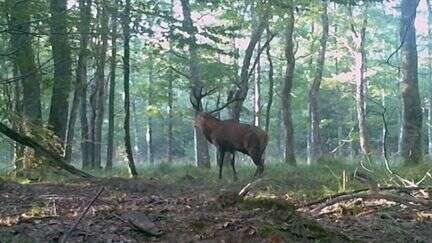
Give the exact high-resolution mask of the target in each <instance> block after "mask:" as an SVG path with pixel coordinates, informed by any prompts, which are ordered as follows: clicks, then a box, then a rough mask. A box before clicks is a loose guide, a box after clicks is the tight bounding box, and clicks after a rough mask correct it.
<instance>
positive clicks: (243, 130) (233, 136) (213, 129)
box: [195, 112, 268, 179]
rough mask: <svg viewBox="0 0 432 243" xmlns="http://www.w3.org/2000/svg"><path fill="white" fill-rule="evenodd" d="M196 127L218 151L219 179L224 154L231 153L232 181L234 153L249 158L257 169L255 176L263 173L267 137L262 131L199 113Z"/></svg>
mask: <svg viewBox="0 0 432 243" xmlns="http://www.w3.org/2000/svg"><path fill="white" fill-rule="evenodd" d="M195 126H197V127H198V128H199V129H200V130H201V131H202V133H203V134H204V136H205V137H206V138H207V140H208V141H209V142H210V143H212V144H214V145H215V146H216V148H217V149H218V160H219V166H220V170H219V177H220V178H221V177H222V174H221V173H222V164H223V158H224V155H225V152H230V153H232V155H233V156H232V161H231V165H232V168H233V171H234V179H236V178H237V176H236V172H235V167H234V159H235V158H234V157H235V155H234V153H235V151H240V152H242V153H244V154H247V155H249V156H250V157H251V159H252V160H253V162H254V163H255V165H256V166H257V167H258V168H257V171H256V173H255V175H261V174H262V173H263V171H264V152H265V149H266V147H267V142H268V136H267V133H266V132H264V131H263V130H262V129H260V128H258V127H255V126H251V125H248V124H244V123H239V122H237V121H234V120H219V119H217V118H214V117H212V116H211V115H210V114H208V113H205V112H200V113H199V114H198V115H197V117H196V118H195Z"/></svg>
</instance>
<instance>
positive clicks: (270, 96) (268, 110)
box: [265, 26, 274, 134]
mask: <svg viewBox="0 0 432 243" xmlns="http://www.w3.org/2000/svg"><path fill="white" fill-rule="evenodd" d="M267 38H270V27H269V26H267ZM266 54H267V61H268V64H269V72H268V81H269V88H268V101H267V108H266V118H265V119H266V120H265V131H266V133H267V134H268V132H269V128H270V116H271V114H270V113H271V107H272V105H273V89H274V87H273V86H274V78H273V76H274V70H273V60H272V57H271V51H270V44H269V45H267V47H266Z"/></svg>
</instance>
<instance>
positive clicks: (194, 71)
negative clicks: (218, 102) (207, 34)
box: [181, 0, 210, 167]
mask: <svg viewBox="0 0 432 243" xmlns="http://www.w3.org/2000/svg"><path fill="white" fill-rule="evenodd" d="M181 5H182V10H183V18H184V20H183V28H184V29H185V30H186V32H187V33H188V35H189V38H188V45H189V73H190V85H191V91H190V99H191V100H192V101H194V102H195V104H197V105H198V106H199V107H200V109H201V110H202V103H201V99H199V98H198V97H200V95H201V92H202V90H203V84H202V81H201V78H200V70H199V59H198V58H199V57H198V53H197V51H198V50H197V41H196V36H195V35H196V30H195V27H194V26H193V22H192V17H191V9H190V4H189V0H181ZM198 112H199V111H195V116H196V115H197V114H198ZM194 142H195V160H196V161H195V162H196V164H197V166H199V167H210V156H209V150H208V144H207V141H206V139H205V137H204V135H203V134H202V133H201V131H200V130H199V129H198V128H195V129H194Z"/></svg>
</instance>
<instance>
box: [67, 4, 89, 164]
mask: <svg viewBox="0 0 432 243" xmlns="http://www.w3.org/2000/svg"><path fill="white" fill-rule="evenodd" d="M90 6H91V2H90V1H89V0H80V1H79V9H80V13H79V16H80V22H79V25H78V31H79V32H80V47H79V52H78V65H77V68H76V78H75V85H74V86H75V87H74V93H73V101H72V107H71V110H70V114H69V123H68V130H67V137H66V149H65V150H66V151H65V160H66V161H67V162H68V163H70V161H71V156H72V147H73V140H74V135H75V123H76V120H77V116H78V108H79V105H80V102H81V99H82V98H83V97H82V92H83V86H84V85H86V82H87V73H86V70H87V44H88V38H89V34H88V33H87V32H89V25H90V16H89V15H90ZM84 102H85V101H84ZM86 120H87V119H86ZM86 123H87V122H86ZM85 127H86V126H85ZM82 129H85V128H82ZM83 139H84V137H83ZM82 143H85V142H84V141H83V142H82ZM81 150H82V154H83V164H85V162H84V160H85V159H84V157H86V156H87V155H85V153H86V151H87V149H86V146H82V147H81Z"/></svg>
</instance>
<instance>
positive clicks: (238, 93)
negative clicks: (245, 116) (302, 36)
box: [228, 10, 267, 121]
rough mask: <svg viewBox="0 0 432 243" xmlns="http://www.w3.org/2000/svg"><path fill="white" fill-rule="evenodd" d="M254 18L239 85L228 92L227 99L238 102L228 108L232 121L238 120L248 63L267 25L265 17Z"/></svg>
mask: <svg viewBox="0 0 432 243" xmlns="http://www.w3.org/2000/svg"><path fill="white" fill-rule="evenodd" d="M253 11H254V13H253V14H254V15H257V13H256V12H255V11H256V10H253ZM254 18H257V19H258V20H256V21H257V23H254V24H253V26H252V35H251V37H250V41H249V44H248V46H247V48H246V51H245V56H244V58H243V63H242V67H241V70H240V80H239V83H238V84H236V85H233V89H232V90H231V91H230V95H229V97H228V99H232V98H234V99H236V100H238V101H236V102H233V103H232V105H231V106H230V116H231V119H234V120H236V121H239V120H240V113H241V110H242V107H243V102H244V100H245V99H246V97H247V93H248V90H249V76H250V72H251V71H250V70H249V68H250V63H251V59H252V56H253V53H254V50H255V47H256V45H257V43H258V41H259V40H260V39H261V35H262V33H263V32H264V29H265V27H266V25H267V19H266V18H267V16H254Z"/></svg>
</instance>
